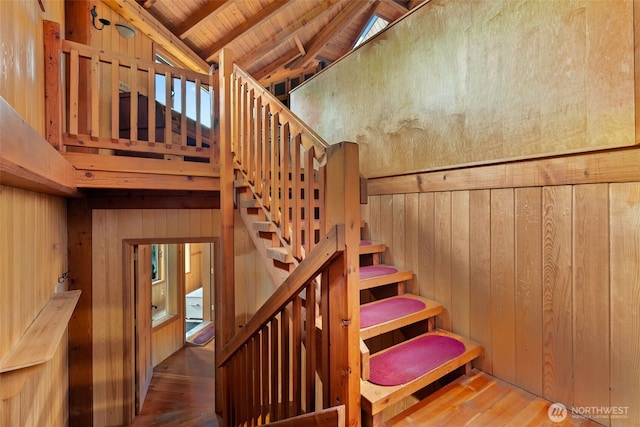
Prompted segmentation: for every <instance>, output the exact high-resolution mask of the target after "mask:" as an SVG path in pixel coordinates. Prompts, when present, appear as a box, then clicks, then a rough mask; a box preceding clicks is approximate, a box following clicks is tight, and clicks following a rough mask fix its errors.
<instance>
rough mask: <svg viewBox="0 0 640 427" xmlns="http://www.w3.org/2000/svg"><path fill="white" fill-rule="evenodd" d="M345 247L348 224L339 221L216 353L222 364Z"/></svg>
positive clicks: (217, 362) (218, 364)
mask: <svg viewBox="0 0 640 427" xmlns="http://www.w3.org/2000/svg"><path fill="white" fill-rule="evenodd" d="M342 251H344V226H342V225H336V226H335V227H334V228H333V229H332V230H331V232H330V233H329V234H327V235H326V236H325V237H324V238H323V239H322V240H321V241H320V243H318V244H317V245H316V247H315V248H314V250H313V251H312V252H311V253H310V254H308V255H307V257H306V258H305V259H304V261H303V262H302V263H301V264H300V265H299V266H298V268H296V269H295V270H294V271H293V273H291V274H290V275H289V277H287V279H286V280H285V281H284V283H282V285H280V287H279V288H278V289H276V291H275V292H274V293H273V295H271V297H270V298H269V299H268V300H267V302H265V303H264V304H263V305H262V306H261V307H260V309H259V310H258V312H257V313H256V314H254V315H253V316H252V317H251V319H249V321H248V322H247V324H246V325H245V326H244V328H243V329H242V330H241V331H240V332H238V333H237V334H236V335H234V336H233V338H231V340H230V341H229V342H228V343H227V344H226V345H225V346H224V347H223V349H222V351H221V352H220V353H219V354H217V355H216V364H217V366H218V367H220V366H222V365H224V364H225V363H227V362H228V361H229V358H230V357H231V356H233V355H234V354H235V353H236V352H237V351H238V350H239V349H240V348H241V347H242V346H243V345H245V344H246V343H247V341H248V340H249V339H250V338H251V337H253V336H254V335H255V334H256V333H258V332H259V331H260V330H261V329H262V328H263V327H264V325H265V324H266V323H267V322H268V321H269V320H270V319H271V318H273V314H274V313H277V312H279V311H280V310H282V309H283V308H284V307H285V306H286V305H287V304H288V303H289V302H291V301H292V300H293V299H294V298H296V296H297V295H298V294H299V293H300V292H301V291H302V290H303V289H304V287H305V286H306V285H308V284H309V282H310V281H312V280H313V279H314V278H315V277H316V276H317V275H318V274H319V273H320V272H321V271H322V270H323V268H324V267H325V266H326V265H327V264H328V263H329V262H331V261H332V260H333V259H334V258H335V257H336V256H338V255H339V254H340V253H341V252H342Z"/></svg>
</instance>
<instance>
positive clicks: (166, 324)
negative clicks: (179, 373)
mask: <svg viewBox="0 0 640 427" xmlns="http://www.w3.org/2000/svg"><path fill="white" fill-rule="evenodd" d="M126 243H127V244H128V246H129V248H130V250H129V251H125V253H127V252H128V253H129V254H130V258H129V260H128V262H127V264H128V265H129V266H130V267H129V268H128V269H127V270H128V271H129V272H130V273H129V278H130V283H131V284H132V287H131V289H132V291H133V292H132V294H133V295H132V297H133V300H132V303H133V307H134V310H133V313H132V317H133V322H132V326H133V340H132V347H133V353H134V357H133V362H134V366H133V367H132V368H133V371H134V372H132V373H133V375H132V377H133V381H132V383H133V384H132V389H133V390H132V391H133V393H132V397H134V396H135V397H134V399H132V400H133V402H132V403H134V404H133V405H132V406H133V408H135V410H134V413H133V415H134V416H135V415H137V414H139V413H140V411H141V410H142V406H143V403H144V399H145V396H146V392H147V390H148V387H149V384H150V382H151V378H152V376H153V369H154V368H155V367H156V366H157V365H159V364H160V363H161V362H163V361H164V360H165V359H167V358H168V357H169V356H171V355H172V354H174V353H175V352H176V351H178V350H180V349H181V348H182V347H184V346H185V345H206V344H207V343H209V342H210V341H211V340H212V339H213V336H214V332H213V331H214V306H213V301H214V268H213V266H214V262H213V261H214V242H211V241H204V242H202V241H201V242H197V241H196V242H176V241H175V240H173V241H168V242H162V241H159V242H156V241H151V240H147V241H145V242H126ZM207 335H210V337H208V338H207Z"/></svg>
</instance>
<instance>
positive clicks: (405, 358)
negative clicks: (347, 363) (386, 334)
mask: <svg viewBox="0 0 640 427" xmlns="http://www.w3.org/2000/svg"><path fill="white" fill-rule="evenodd" d="M464 350H465V347H464V344H463V343H461V342H460V341H458V340H456V339H454V338H450V337H445V336H442V335H425V336H422V337H420V338H417V339H415V340H413V341H407V342H406V343H405V344H402V345H400V346H398V347H395V348H392V349H391V350H389V351H386V352H384V353H380V354H379V355H375V354H374V355H373V356H371V359H369V366H370V372H371V374H370V377H369V381H370V382H372V383H374V384H378V385H381V386H396V385H400V384H404V383H408V382H409V381H412V380H414V379H416V378H418V377H420V376H421V375H423V374H425V373H427V372H429V371H431V370H432V369H434V368H437V367H438V366H440V365H442V364H443V363H445V362H447V361H449V360H451V359H453V358H455V357H457V356H460V355H461V354H463V353H464Z"/></svg>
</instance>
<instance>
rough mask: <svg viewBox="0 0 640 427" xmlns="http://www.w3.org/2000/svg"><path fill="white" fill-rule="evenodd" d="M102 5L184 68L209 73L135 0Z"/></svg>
mask: <svg viewBox="0 0 640 427" xmlns="http://www.w3.org/2000/svg"><path fill="white" fill-rule="evenodd" d="M103 3H104V4H106V5H107V6H109V7H110V8H111V9H113V10H114V11H116V12H117V13H118V14H120V15H121V16H122V17H123V18H124V19H125V20H127V21H129V22H130V23H131V24H132V25H133V26H134V27H136V28H137V29H138V30H139V31H140V32H143V33H145V34H146V35H147V36H148V37H149V38H150V39H151V40H153V41H154V42H155V43H157V44H158V45H160V46H161V47H162V48H163V49H165V50H166V51H168V52H169V53H170V54H171V55H173V56H174V57H175V58H176V59H177V60H179V61H180V62H182V63H183V64H184V65H185V66H187V67H189V68H191V69H192V70H194V71H198V72H200V73H204V74H208V73H209V64H207V63H206V62H205V61H204V60H203V59H202V58H200V57H199V56H198V55H197V54H196V53H195V52H194V51H193V50H191V48H190V47H189V46H187V45H186V44H184V42H183V41H182V40H180V39H179V38H178V37H176V36H175V35H174V34H173V33H172V32H171V31H169V30H168V29H167V28H166V27H165V26H164V25H163V24H161V23H160V21H158V20H157V19H156V18H154V17H153V16H152V15H151V14H150V13H149V12H148V11H146V10H145V9H144V8H143V7H142V6H140V5H139V4H138V3H136V2H135V0H103Z"/></svg>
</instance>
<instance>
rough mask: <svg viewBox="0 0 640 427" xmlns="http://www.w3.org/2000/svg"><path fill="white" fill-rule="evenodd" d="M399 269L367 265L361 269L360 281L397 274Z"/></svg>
mask: <svg viewBox="0 0 640 427" xmlns="http://www.w3.org/2000/svg"><path fill="white" fill-rule="evenodd" d="M397 272H398V269H397V268H395V267H390V266H388V265H380V264H378V265H367V266H364V267H360V280H364V279H371V278H372V277H378V276H384V275H386V274H393V273H397Z"/></svg>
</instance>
